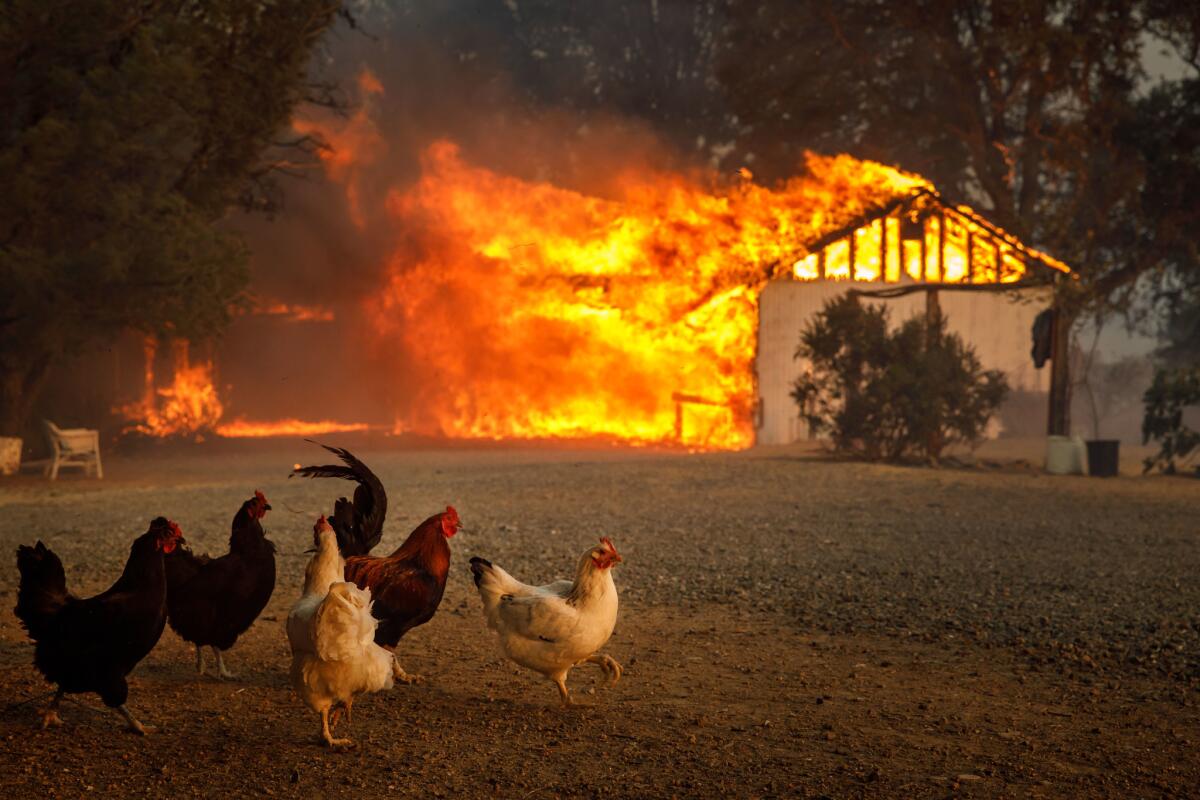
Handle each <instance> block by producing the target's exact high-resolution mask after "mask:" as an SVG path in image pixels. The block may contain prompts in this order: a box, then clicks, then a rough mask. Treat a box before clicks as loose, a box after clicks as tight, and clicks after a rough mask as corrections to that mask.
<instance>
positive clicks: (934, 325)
mask: <svg viewBox="0 0 1200 800" xmlns="http://www.w3.org/2000/svg"><path fill="white" fill-rule="evenodd" d="M796 358H798V359H804V360H806V361H807V362H808V364H809V369H808V371H807V373H806V374H804V375H802V376H801V377H800V378H798V379H797V380H796V383H795V386H794V388H793V390H792V397H793V398H794V399H795V401H796V403H797V405H798V406H799V407H800V415H801V416H802V417H803V418H804V420H805V422H806V423H807V424H808V425H809V427H810V428H811V429H812V430H813V431H814V432H818V433H821V432H828V433H829V434H830V435H831V437H832V439H833V444H834V447H835V448H837V449H838V450H841V451H843V452H847V453H854V454H856V455H859V456H862V457H863V458H867V459H869V460H872V461H874V460H879V459H883V460H887V461H899V460H902V459H906V458H912V457H914V456H921V457H923V458H925V459H928V460H931V461H936V460H937V459H938V458H939V457H940V456H941V454H942V451H943V450H944V449H945V448H946V447H948V446H950V445H952V444H957V443H975V442H977V441H978V440H979V439H980V438H982V436H983V434H984V431H985V430H986V428H987V424H988V421H989V420H990V419H991V417H992V414H994V413H995V411H996V409H997V408H998V407H999V406H1000V403H1002V402H1003V401H1004V398H1005V396H1006V395H1007V394H1008V383H1007V381H1006V380H1005V377H1004V374H1003V373H1002V372H999V371H998V370H984V369H983V368H982V367H981V366H980V363H979V358H978V357H977V356H976V355H975V352H974V350H973V349H972V348H970V347H969V346H967V345H965V344H964V343H963V341H962V339H960V338H959V337H958V336H956V335H955V334H952V333H948V332H947V331H946V320H945V318H944V317H942V316H941V315H940V314H938V315H934V316H933V317H932V318H927V317H926V316H917V317H913V318H912V319H909V320H906V321H905V322H903V323H901V324H900V326H899V327H897V328H896V329H895V330H894V331H893V330H890V328H889V325H888V311H887V308H885V307H883V306H880V307H874V306H869V305H863V304H861V303H860V302H859V301H858V300H857V299H856V298H855V297H853V296H852V295H850V294H846V295H842V296H841V297H837V298H834V299H832V300H829V301H828V302H826V303H825V306H824V308H822V309H821V311H819V312H818V313H817V314H816V316H815V317H814V318H813V319H812V321H811V322H809V323H808V325H807V326H805V328H804V331H803V332H802V333H801V335H800V346H799V348H798V349H797V350H796Z"/></svg>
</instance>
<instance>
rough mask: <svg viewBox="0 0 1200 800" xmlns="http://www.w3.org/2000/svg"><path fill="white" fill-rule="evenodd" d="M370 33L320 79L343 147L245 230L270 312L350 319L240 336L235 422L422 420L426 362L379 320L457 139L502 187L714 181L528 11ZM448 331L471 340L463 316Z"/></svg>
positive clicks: (232, 391)
mask: <svg viewBox="0 0 1200 800" xmlns="http://www.w3.org/2000/svg"><path fill="white" fill-rule="evenodd" d="M358 20H359V25H360V26H361V29H350V28H349V27H343V28H341V29H339V30H338V31H337V32H336V34H335V36H334V37H333V38H332V40H331V41H330V43H329V44H328V46H327V48H326V50H325V51H324V52H323V53H322V54H321V58H320V59H319V61H318V63H317V64H315V65H314V77H315V78H319V79H321V80H334V81H336V82H337V84H338V85H339V86H340V87H341V89H342V92H343V93H344V95H345V97H346V99H347V100H348V101H349V111H348V113H346V114H344V115H338V114H335V113H333V112H332V111H329V110H327V109H322V108H317V107H312V106H309V107H305V108H303V109H301V111H300V112H299V114H298V115H297V119H296V122H295V127H296V131H297V132H298V133H313V132H319V133H320V134H321V135H322V136H323V138H324V139H325V140H327V141H328V142H329V143H330V145H331V146H332V149H331V150H329V151H327V152H325V153H323V154H322V156H323V157H322V163H321V165H320V168H317V169H312V170H309V172H308V174H307V176H306V177H305V178H303V179H287V178H285V179H283V180H284V183H283V189H284V193H285V194H284V203H283V207H282V209H281V210H280V211H279V212H278V213H277V214H276V215H275V216H274V217H273V218H272V219H264V218H262V217H252V216H241V217H238V218H237V219H235V220H234V221H233V224H234V225H235V226H236V227H237V228H238V229H239V230H241V231H243V232H244V235H245V237H246V239H247V242H248V244H249V246H250V249H251V253H252V261H251V264H252V275H253V284H252V291H253V292H254V294H255V295H256V296H257V297H258V298H259V300H260V302H262V303H287V304H292V305H303V306H319V307H323V308H328V309H330V310H331V311H333V314H334V321H333V322H288V321H285V320H283V319H280V318H263V317H246V318H242V319H239V320H238V321H236V322H235V324H234V326H233V328H232V329H231V330H230V332H229V334H228V336H227V337H226V338H225V340H224V341H223V342H222V344H221V347H220V349H219V352H218V365H219V375H220V381H221V383H222V384H223V394H224V395H225V397H226V400H227V403H226V405H227V407H228V408H229V410H230V414H231V415H236V416H247V417H249V418H252V419H270V418H277V417H281V416H292V417H299V418H310V419H325V418H330V417H336V418H339V419H346V420H355V421H367V422H372V423H377V424H379V423H382V424H390V423H391V422H392V419H393V414H394V413H395V411H396V410H398V409H403V408H405V407H406V406H407V405H408V403H407V398H409V397H410V396H412V395H413V391H412V390H413V389H414V386H413V383H414V382H417V381H421V380H425V379H427V376H424V375H422V373H421V365H420V357H419V354H416V353H397V352H394V351H389V352H380V347H379V342H378V341H377V340H376V338H375V337H374V336H373V334H372V328H371V327H370V326H369V325H368V321H367V320H366V319H365V318H364V310H363V309H364V307H365V306H366V305H367V304H368V303H370V301H371V299H372V298H373V297H375V296H376V295H377V294H378V293H379V292H381V291H382V288H383V284H384V282H385V281H386V279H387V274H388V271H389V270H394V269H396V268H397V265H399V268H400V269H403V268H404V264H405V263H406V262H411V263H412V264H417V263H420V262H421V260H422V258H423V256H424V254H425V253H424V248H425V247H426V246H427V244H428V240H427V231H426V230H425V229H424V226H422V224H421V220H420V217H419V216H412V215H407V216H406V215H397V214H395V213H393V211H394V209H393V208H392V205H393V204H394V203H396V202H397V201H398V198H400V197H403V195H404V193H405V192H406V191H407V190H408V189H409V188H410V187H412V186H413V184H414V182H415V181H417V180H418V179H419V177H420V175H421V157H422V153H424V152H425V151H426V149H427V148H428V147H429V145H430V144H431V143H433V142H435V141H439V140H449V141H452V142H454V143H456V144H457V145H458V146H459V147H460V148H461V152H462V156H463V159H464V160H465V161H468V162H470V163H471V164H475V165H479V166H482V167H484V168H487V169H490V170H493V171H495V172H498V173H500V174H504V175H511V176H514V177H517V178H521V179H525V180H530V181H539V182H550V183H553V184H554V185H556V186H561V187H564V188H570V189H576V190H579V191H583V192H586V193H587V194H589V195H596V196H601V197H603V196H608V195H610V194H611V193H613V192H615V191H617V187H616V180H617V177H618V176H620V175H623V174H628V172H629V171H630V170H643V171H649V172H662V171H676V172H693V173H695V174H700V173H702V172H704V171H706V169H707V160H708V158H709V151H708V150H707V149H703V148H701V149H698V150H697V149H695V148H691V149H689V148H687V147H681V146H680V145H679V141H678V139H674V140H672V139H671V137H670V136H668V135H664V133H663V125H662V124H660V123H661V120H659V121H658V123H656V121H655V120H653V119H650V120H648V119H644V118H638V117H634V116H630V115H628V114H625V113H622V112H621V110H620V108H619V105H620V103H617V102H614V101H611V100H610V99H608V98H606V97H603V96H601V95H602V94H603V92H602V91H600V88H599V87H603V85H604V84H603V81H602V80H601V79H600V78H597V77H596V74H597V70H598V69H602V68H601V67H597V65H596V57H593V56H590V55H588V54H587V53H586V52H585V53H583V55H582V56H581V55H580V52H579V48H586V47H588V46H590V45H584V44H580V42H579V41H578V40H576V39H573V38H572V34H571V33H570V32H569V31H567V32H563V33H562V36H561V40H559V39H555V42H556V44H555V46H556V47H557V46H561V48H562V49H561V50H560V51H558V52H552V51H547V50H543V49H540V48H541V45H540V44H539V41H540V40H539V39H538V37H542V39H545V37H547V36H550V37H551V38H553V37H554V33H555V32H554V31H553V30H550V31H549V33H547V29H545V28H538V27H536V26H533V25H532V24H531V23H529V21H528V20H526V19H523V18H522V17H521V9H520V8H519V7H518V5H517V4H516V3H515V2H509V3H507V4H503V5H502V4H499V3H492V2H481V1H476V0H457V1H456V2H447V3H433V4H427V3H422V4H417V3H400V4H397V5H394V6H389V7H387V8H378V7H367V8H366V9H365V10H362V11H361V12H360V13H359V15H358ZM685 23H688V24H691V21H689V20H683V21H681V22H680V24H681V25H683V24H685ZM657 24H658V26H659V27H660V28H661V27H662V25H663V24H664V23H663V21H662V20H657ZM615 33H616V34H618V35H619V34H620V33H621V32H620V31H616V32H615ZM572 47H574V48H576V49H575V50H574V51H572V50H571V48H572ZM568 51H570V52H568ZM562 65H568V66H565V67H562V68H559V67H560V66H562ZM572 76H575V77H578V78H579V79H580V80H578V81H576V82H572V81H571V78H572ZM701 138H703V137H701ZM447 327H448V329H447V331H446V335H447V336H452V335H455V331H454V330H453V328H454V320H453V318H452V316H451V317H450V318H449V319H448V320H447Z"/></svg>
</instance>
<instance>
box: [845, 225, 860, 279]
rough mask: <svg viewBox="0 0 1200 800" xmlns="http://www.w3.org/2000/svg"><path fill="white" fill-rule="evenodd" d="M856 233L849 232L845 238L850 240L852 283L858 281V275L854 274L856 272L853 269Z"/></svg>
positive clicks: (856, 247) (856, 243)
mask: <svg viewBox="0 0 1200 800" xmlns="http://www.w3.org/2000/svg"><path fill="white" fill-rule="evenodd" d="M857 233H858V231H850V235H849V236H848V237H847V238H848V239H849V240H850V280H852V281H856V280H858V275H856V274H855V273H856V272H857V270H856V269H855V268H854V256H855V255H856V254H855V251H856V250H857V249H858V236H857V235H856V234H857Z"/></svg>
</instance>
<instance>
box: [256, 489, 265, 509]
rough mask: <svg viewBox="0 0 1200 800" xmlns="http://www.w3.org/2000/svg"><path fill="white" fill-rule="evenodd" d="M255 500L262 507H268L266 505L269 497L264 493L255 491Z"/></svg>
mask: <svg viewBox="0 0 1200 800" xmlns="http://www.w3.org/2000/svg"><path fill="white" fill-rule="evenodd" d="M254 499H255V500H257V501H258V502H259V503H260V504H262V505H266V503H267V496H266V495H265V494H263V493H262V492H260V491H259V490H258V489H255V490H254Z"/></svg>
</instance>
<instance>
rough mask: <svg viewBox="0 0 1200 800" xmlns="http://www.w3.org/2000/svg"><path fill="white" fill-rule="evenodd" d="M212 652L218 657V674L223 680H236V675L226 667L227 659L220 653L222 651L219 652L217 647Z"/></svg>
mask: <svg viewBox="0 0 1200 800" xmlns="http://www.w3.org/2000/svg"><path fill="white" fill-rule="evenodd" d="M212 651H213V652H214V653H215V654H216V656H217V674H218V675H219V676H221V677H222V678H234V677H236V676H235V675H234V674H233V673H232V672H230V671H229V670H228V669H226V667H225V659H224V658H223V657H222V655H221V651H220V650H218V649H217V648H216V647H213V649H212Z"/></svg>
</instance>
